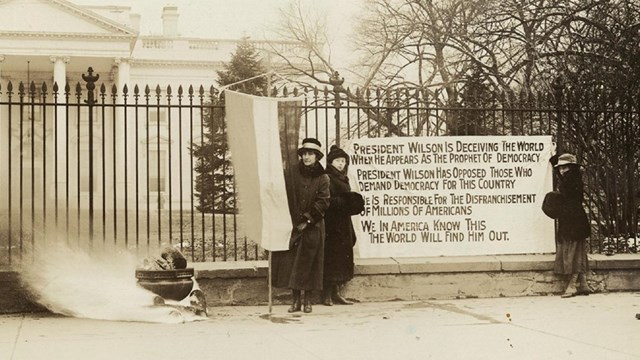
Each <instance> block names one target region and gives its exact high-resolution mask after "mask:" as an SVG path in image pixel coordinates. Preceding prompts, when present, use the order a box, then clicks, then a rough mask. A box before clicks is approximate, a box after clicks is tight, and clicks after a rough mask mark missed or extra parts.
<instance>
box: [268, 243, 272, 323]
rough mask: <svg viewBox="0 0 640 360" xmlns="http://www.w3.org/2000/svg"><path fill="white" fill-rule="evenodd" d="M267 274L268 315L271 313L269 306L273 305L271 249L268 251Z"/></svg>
mask: <svg viewBox="0 0 640 360" xmlns="http://www.w3.org/2000/svg"><path fill="white" fill-rule="evenodd" d="M268 271H269V274H268V275H267V277H268V279H269V280H268V281H269V315H271V307H272V305H273V292H272V290H271V251H269V269H268Z"/></svg>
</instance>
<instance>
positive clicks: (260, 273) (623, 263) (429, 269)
mask: <svg viewBox="0 0 640 360" xmlns="http://www.w3.org/2000/svg"><path fill="white" fill-rule="evenodd" d="M554 259H555V255H554V254H531V255H483V256H450V257H444V256H440V257H416V258H374V259H356V260H355V274H356V275H381V274H423V273H431V274H434V273H472V272H496V271H551V270H553V262H554ZM192 265H193V267H194V269H195V270H196V278H198V279H215V278H224V279H233V278H263V277H266V276H267V267H268V262H267V261H238V262H234V261H227V262H204V263H193V264H192ZM589 265H590V267H591V269H592V270H622V269H640V254H618V255H614V256H606V255H599V254H596V255H589Z"/></svg>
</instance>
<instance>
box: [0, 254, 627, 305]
mask: <svg viewBox="0 0 640 360" xmlns="http://www.w3.org/2000/svg"><path fill="white" fill-rule="evenodd" d="M553 259H554V255H510V256H472V257H437V258H402V259H358V260H356V275H355V277H354V278H353V279H352V280H351V281H350V282H349V283H348V284H347V285H346V286H345V288H344V289H343V294H344V295H345V297H347V298H350V299H354V300H357V301H361V302H375V301H393V300H431V299H460V298H475V297H480V298H491V297H515V296H544V295H551V294H559V293H561V292H562V291H563V289H564V286H565V284H566V279H564V278H562V277H559V276H557V275H555V274H554V273H553ZM589 264H590V267H591V272H590V274H589V283H590V286H591V287H592V288H593V289H594V290H596V291H598V292H614V291H640V255H635V254H629V255H626V254H625V255H615V256H611V257H607V256H603V255H591V256H590V260H589ZM193 266H194V268H195V270H196V278H197V281H198V284H199V285H200V288H201V289H202V290H203V291H204V292H205V294H206V297H207V303H208V304H209V305H210V306H224V305H266V304H268V301H269V287H268V277H267V274H268V271H267V270H268V268H267V266H268V264H267V262H266V261H253V262H217V263H195V264H193ZM132 276H133V274H132ZM0 288H1V289H2V294H1V295H0V313H19V312H31V311H42V310H43V309H42V308H41V307H40V306H38V305H36V304H34V302H33V301H32V300H30V297H29V293H28V291H27V290H26V289H25V288H24V286H22V284H21V283H20V279H19V276H18V274H17V273H16V272H13V271H10V270H4V271H2V270H0ZM272 298H273V303H274V304H283V303H288V302H289V299H290V291H289V290H287V289H273V293H272Z"/></svg>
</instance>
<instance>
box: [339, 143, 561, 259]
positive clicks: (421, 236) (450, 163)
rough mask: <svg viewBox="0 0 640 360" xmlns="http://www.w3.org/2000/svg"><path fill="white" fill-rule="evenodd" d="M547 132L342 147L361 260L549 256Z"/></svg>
mask: <svg viewBox="0 0 640 360" xmlns="http://www.w3.org/2000/svg"><path fill="white" fill-rule="evenodd" d="M554 152H555V145H554V144H553V143H552V141H551V137H550V136H456V137H394V138H363V139H357V140H353V141H352V142H351V144H349V151H348V153H349V155H350V160H351V164H350V165H349V176H350V178H351V184H352V188H353V189H354V190H355V191H359V192H360V193H361V194H362V195H363V196H364V198H365V201H366V203H365V210H364V211H363V212H362V214H361V215H360V216H355V217H354V218H353V219H354V228H355V229H356V234H357V236H358V244H359V248H358V250H359V252H360V257H365V258H371V257H420V256H441V255H445V256H446V255H451V256H458V255H492V254H496V255H497V254H524V253H548V252H554V251H555V242H554V223H553V220H551V219H549V218H548V217H546V216H545V215H544V213H543V212H542V210H541V206H542V201H543V200H544V195H545V194H546V193H547V192H549V191H551V189H552V167H551V165H550V163H549V158H550V157H551V156H552V155H553V154H554Z"/></svg>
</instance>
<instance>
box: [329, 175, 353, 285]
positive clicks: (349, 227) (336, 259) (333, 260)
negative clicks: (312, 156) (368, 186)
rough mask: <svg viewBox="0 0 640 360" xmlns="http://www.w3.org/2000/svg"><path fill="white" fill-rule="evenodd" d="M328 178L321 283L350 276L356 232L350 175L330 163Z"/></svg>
mask: <svg viewBox="0 0 640 360" xmlns="http://www.w3.org/2000/svg"><path fill="white" fill-rule="evenodd" d="M326 173H327V175H329V180H330V185H329V189H330V193H331V203H330V205H329V208H328V209H327V211H326V213H325V226H326V229H327V237H326V239H325V245H324V286H325V287H328V286H331V285H335V284H343V283H345V282H347V281H349V280H351V278H353V246H354V245H355V243H356V235H355V232H354V230H353V223H352V222H351V216H352V215H353V204H351V203H350V198H349V197H347V196H346V195H347V194H348V193H350V192H351V186H350V185H349V178H348V177H347V176H346V175H345V174H344V173H342V172H340V171H338V169H336V168H335V167H333V166H332V165H327V170H326Z"/></svg>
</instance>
